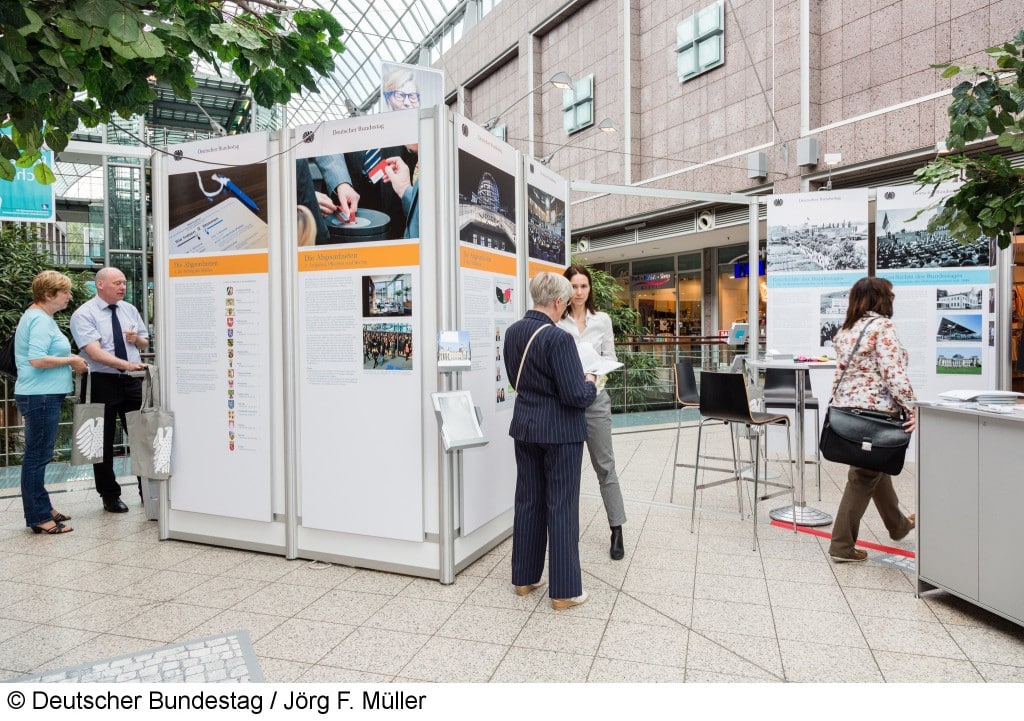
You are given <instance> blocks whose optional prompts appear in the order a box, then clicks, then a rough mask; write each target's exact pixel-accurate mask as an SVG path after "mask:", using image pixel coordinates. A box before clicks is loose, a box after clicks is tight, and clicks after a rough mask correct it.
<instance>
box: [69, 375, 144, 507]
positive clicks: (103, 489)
mask: <svg viewBox="0 0 1024 721" xmlns="http://www.w3.org/2000/svg"><path fill="white" fill-rule="evenodd" d="M87 380H91V382H92V401H93V403H102V404H103V405H104V406H105V408H104V413H103V462H102V463H94V464H93V466H92V473H93V477H94V479H95V481H96V492H97V493H99V494H100V496H102V497H103V498H104V499H108V498H120V497H121V485H120V484H119V483H118V482H117V474H116V473H114V430H115V428H114V422H115V419H118V418H120V419H121V428H125V413H127V412H128V411H137V410H138V409H139V408H140V407H141V406H142V379H141V378H133V377H131V376H128V375H125V374H123V373H90V374H89V375H88V377H87ZM87 387H88V383H83V384H82V400H84V399H85V390H86V388H87ZM140 483H141V479H140Z"/></svg>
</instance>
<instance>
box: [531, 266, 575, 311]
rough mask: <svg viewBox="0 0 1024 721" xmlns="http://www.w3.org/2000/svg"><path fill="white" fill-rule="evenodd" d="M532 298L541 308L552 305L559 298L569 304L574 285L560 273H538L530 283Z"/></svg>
mask: <svg viewBox="0 0 1024 721" xmlns="http://www.w3.org/2000/svg"><path fill="white" fill-rule="evenodd" d="M530 298H532V299H533V304H534V305H539V306H549V305H552V304H553V303H554V302H555V300H556V299H558V298H561V299H562V300H563V301H565V302H566V304H568V303H569V299H570V298H572V283H570V282H569V281H568V280H567V279H566V278H565V277H564V276H561V275H559V274H558V273H548V272H544V273H538V274H537V275H535V276H533V280H531V281H530Z"/></svg>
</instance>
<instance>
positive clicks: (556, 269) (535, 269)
mask: <svg viewBox="0 0 1024 721" xmlns="http://www.w3.org/2000/svg"><path fill="white" fill-rule="evenodd" d="M544 271H548V272H549V273H558V274H559V275H561V274H562V273H563V272H564V271H565V266H564V265H559V264H557V263H545V262H543V261H536V260H531V261H530V262H529V263H528V264H527V268H526V273H527V275H528V276H529V277H530V278H533V276H535V275H537V273H543V272H544Z"/></svg>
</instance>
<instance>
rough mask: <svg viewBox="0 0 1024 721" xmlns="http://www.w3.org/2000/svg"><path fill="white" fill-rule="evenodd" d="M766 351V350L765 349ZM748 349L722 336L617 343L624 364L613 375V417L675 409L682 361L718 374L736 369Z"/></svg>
mask: <svg viewBox="0 0 1024 721" xmlns="http://www.w3.org/2000/svg"><path fill="white" fill-rule="evenodd" d="M762 350H763V349H762ZM745 352H746V347H745V346H731V345H728V344H727V343H726V339H725V338H724V337H721V336H717V335H714V336H655V335H649V336H635V337H633V338H630V339H629V340H626V341H620V342H616V343H615V353H616V355H617V356H618V357H619V360H620V361H621V362H622V363H623V364H624V367H623V368H622V369H621V370H618V371H616V372H615V373H613V374H611V375H609V377H608V385H607V386H606V389H607V390H608V395H609V396H610V397H611V401H612V412H613V413H637V412H641V411H652V410H663V409H670V408H675V388H674V387H673V376H672V369H673V367H674V366H675V364H676V363H677V362H679V361H681V360H689V361H690V362H691V363H693V367H694V370H695V371H696V372H697V373H698V374H699V373H700V371H701V370H717V369H720V368H726V367H729V366H731V365H732V362H733V360H734V359H735V358H736V356H737V355H738V354H741V353H745Z"/></svg>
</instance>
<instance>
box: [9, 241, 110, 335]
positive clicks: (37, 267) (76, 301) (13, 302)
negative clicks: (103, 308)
mask: <svg viewBox="0 0 1024 721" xmlns="http://www.w3.org/2000/svg"><path fill="white" fill-rule="evenodd" d="M0 268H3V272H2V273H0V339H4V340H6V339H7V338H8V337H9V336H10V335H11V334H12V333H14V329H15V328H17V327H18V321H19V320H20V319H21V314H22V313H24V312H25V309H26V308H28V307H29V306H30V305H32V279H33V278H35V276H36V273H38V272H40V271H42V270H49V269H51V268H53V263H52V262H51V260H50V256H49V255H48V254H47V253H46V252H45V251H42V250H40V249H39V237H38V235H37V234H36V232H35V230H34V229H33V228H32V226H30V225H27V224H24V223H3V224H2V225H0ZM57 270H59V271H61V272H62V273H64V274H65V275H67V276H69V277H70V278H71V280H72V281H73V283H74V286H73V288H72V294H73V297H72V299H71V303H70V304H68V307H67V310H65V311H63V312H61V313H58V314H57V315H56V317H55V320H56V321H57V325H59V326H60V327H61V329H62V330H63V331H64V332H65V333H67V334H68V337H69V338H70V337H71V335H70V331H69V328H68V324H69V323H70V320H71V313H72V312H74V310H75V308H77V307H78V306H80V305H81V304H82V303H84V302H85V301H87V300H88V299H89V298H90V297H91V296H90V294H89V291H88V288H87V286H86V281H87V274H84V273H72V272H70V271H68V270H67V269H64V268H58V269H57Z"/></svg>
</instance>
